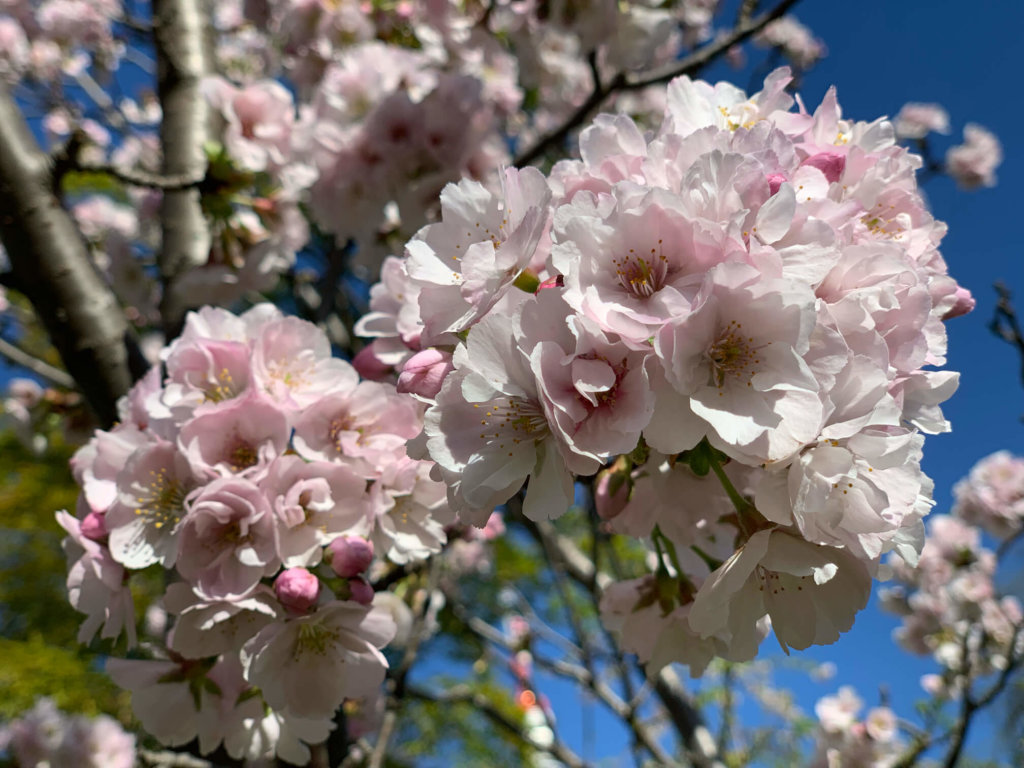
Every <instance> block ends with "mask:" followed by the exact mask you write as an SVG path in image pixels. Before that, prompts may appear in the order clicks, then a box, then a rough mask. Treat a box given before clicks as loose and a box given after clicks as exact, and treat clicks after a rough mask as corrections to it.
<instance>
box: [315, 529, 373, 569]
mask: <svg viewBox="0 0 1024 768" xmlns="http://www.w3.org/2000/svg"><path fill="white" fill-rule="evenodd" d="M326 557H327V561H328V562H329V563H330V564H331V568H333V569H334V572H335V573H336V574H338V575H339V576H341V578H343V579H351V578H352V577H353V576H358V575H359V574H360V573H362V572H363V571H365V570H366V569H367V568H369V567H370V563H372V562H373V542H372V541H367V540H366V539H363V538H360V537H359V536H342V537H340V538H337V539H335V540H334V541H332V542H331V543H330V544H328V545H327V551H326Z"/></svg>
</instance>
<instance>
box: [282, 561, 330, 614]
mask: <svg viewBox="0 0 1024 768" xmlns="http://www.w3.org/2000/svg"><path fill="white" fill-rule="evenodd" d="M274 594H276V595H277V599H278V600H280V601H281V605H283V606H284V607H285V608H287V609H288V610H289V611H291V612H292V613H307V612H308V611H309V609H310V608H312V607H313V606H314V605H315V604H316V598H317V595H319V594H320V580H319V579H317V577H316V576H314V575H313V574H312V573H310V572H309V571H307V570H306V569H305V568H289V569H288V570H286V571H282V572H281V574H280V575H279V576H278V577H277V579H275V580H274Z"/></svg>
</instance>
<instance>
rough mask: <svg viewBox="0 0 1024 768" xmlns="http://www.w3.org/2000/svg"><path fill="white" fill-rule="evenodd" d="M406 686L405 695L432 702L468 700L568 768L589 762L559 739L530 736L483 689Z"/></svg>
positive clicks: (516, 736) (475, 707)
mask: <svg viewBox="0 0 1024 768" xmlns="http://www.w3.org/2000/svg"><path fill="white" fill-rule="evenodd" d="M406 690H407V693H408V695H409V696H411V697H412V698H415V699H420V700H422V701H429V702H433V703H435V704H469V705H470V706H472V707H473V709H475V710H476V711H477V712H479V713H480V714H482V715H484V716H485V717H487V718H488V719H489V720H491V721H492V722H493V723H495V724H496V725H499V726H501V727H502V728H503V729H504V730H506V731H507V732H508V733H510V734H512V736H514V737H515V738H517V739H519V740H520V741H522V742H523V743H524V744H527V745H528V746H530V747H532V748H533V749H536V750H538V751H540V752H547V753H548V754H549V755H551V756H552V757H554V758H555V759H556V760H559V761H561V762H562V763H565V765H567V766H569V768H588V766H589V763H586V762H585V761H584V760H583V759H582V758H581V757H580V756H579V755H577V754H576V753H575V752H573V751H572V750H571V749H569V748H568V747H567V746H565V744H563V743H562V742H561V741H559V740H558V739H555V740H554V741H553V742H552V743H551V744H544V743H542V742H540V741H537V740H535V739H533V738H532V737H530V735H529V734H527V733H525V732H524V731H523V729H522V728H521V727H520V726H519V724H518V723H516V722H515V721H514V720H512V719H511V718H510V717H508V716H507V715H506V714H505V713H504V712H502V711H501V710H499V709H498V708H497V707H495V706H494V704H493V703H492V702H491V700H490V699H488V698H487V697H486V696H484V695H483V694H482V693H476V692H474V691H473V690H471V689H470V688H469V687H468V686H456V687H454V688H450V689H448V690H447V691H445V692H444V693H433V692H430V691H427V690H425V689H423V688H416V687H409V688H407V689H406Z"/></svg>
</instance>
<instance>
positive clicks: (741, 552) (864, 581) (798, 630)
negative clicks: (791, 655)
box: [689, 529, 871, 652]
mask: <svg viewBox="0 0 1024 768" xmlns="http://www.w3.org/2000/svg"><path fill="white" fill-rule="evenodd" d="M870 591H871V575H870V573H869V572H868V569H867V567H866V566H865V565H864V563H862V562H861V561H860V560H858V559H857V558H856V557H854V556H853V555H851V554H849V553H848V552H845V551H844V550H842V549H836V548H834V547H823V546H819V545H815V544H811V543H809V542H807V541H805V540H803V539H802V538H800V537H799V536H795V535H793V534H791V533H788V532H786V531H783V530H781V529H772V530H762V531H758V532H757V533H755V534H754V535H753V536H751V537H750V539H749V540H748V541H747V542H746V543H745V544H744V545H743V546H742V547H740V548H739V549H738V550H737V551H736V553H735V554H734V555H733V556H732V557H730V558H729V560H727V561H726V562H725V563H724V564H723V565H722V566H721V567H720V568H718V569H717V570H716V571H715V572H714V573H712V574H711V576H709V577H708V579H707V581H705V582H704V584H703V585H702V586H701V588H700V590H699V591H698V592H697V595H696V597H695V598H694V603H693V607H692V608H691V610H690V615H689V622H690V626H691V627H692V628H693V629H694V630H695V631H697V632H699V633H700V635H701V636H702V637H710V636H712V635H716V634H719V633H721V632H722V631H723V630H726V631H729V632H732V634H733V635H734V636H735V635H736V633H737V632H738V631H742V630H743V628H744V627H748V626H750V625H752V624H753V623H754V622H756V621H757V620H758V619H760V618H761V617H762V616H763V615H765V614H766V613H767V614H768V616H769V617H770V618H771V621H772V630H773V631H774V632H775V637H776V639H778V641H779V644H780V645H781V646H782V648H783V650H785V651H787V652H788V650H789V649H790V648H796V649H797V650H803V649H804V648H808V647H809V646H811V645H828V644H830V643H834V642H835V641H836V640H838V639H839V635H840V634H841V633H842V632H846V631H848V630H849V629H850V627H852V626H853V621H854V617H855V615H856V613H857V612H858V611H860V610H861V609H863V608H864V606H865V605H867V601H868V595H869V593H870Z"/></svg>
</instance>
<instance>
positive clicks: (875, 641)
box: [552, 0, 1024, 763]
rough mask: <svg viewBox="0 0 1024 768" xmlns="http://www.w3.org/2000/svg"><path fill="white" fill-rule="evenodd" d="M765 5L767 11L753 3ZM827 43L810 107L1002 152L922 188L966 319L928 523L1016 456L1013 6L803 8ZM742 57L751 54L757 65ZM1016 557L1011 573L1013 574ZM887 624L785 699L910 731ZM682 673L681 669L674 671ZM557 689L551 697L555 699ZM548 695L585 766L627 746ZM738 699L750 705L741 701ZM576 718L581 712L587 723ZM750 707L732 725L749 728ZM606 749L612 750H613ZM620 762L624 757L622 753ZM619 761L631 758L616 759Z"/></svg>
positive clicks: (985, 730) (798, 10)
mask: <svg viewBox="0 0 1024 768" xmlns="http://www.w3.org/2000/svg"><path fill="white" fill-rule="evenodd" d="M762 5H767V3H762ZM793 15H795V16H796V17H797V18H798V19H800V21H802V22H803V23H805V24H806V25H808V26H809V27H810V28H811V29H812V30H814V32H815V33H816V34H817V36H818V37H820V38H822V39H824V41H825V42H826V45H827V46H828V50H829V54H828V56H827V57H826V58H825V59H824V60H823V61H822V62H820V63H819V64H818V65H817V66H816V67H815V68H814V69H813V70H811V71H810V72H809V73H807V74H805V75H804V77H803V82H802V85H801V88H800V92H801V94H802V96H803V98H804V101H805V103H806V104H807V105H808V107H809V108H811V109H813V108H814V106H816V105H817V104H818V103H819V101H820V100H821V98H822V96H823V95H824V94H825V91H826V90H827V88H828V87H829V86H830V85H835V86H836V87H837V89H838V96H839V103H840V104H841V105H842V107H843V111H844V116H846V117H848V118H851V119H857V120H873V119H874V118H876V117H879V116H881V115H888V116H894V115H895V114H896V113H897V112H898V111H899V109H900V107H901V106H902V105H903V104H905V103H906V102H908V101H924V102H938V103H940V104H942V105H943V106H944V107H945V108H946V109H947V110H948V112H949V114H950V120H951V124H952V128H953V131H952V133H951V134H950V135H949V136H937V137H933V139H934V140H933V141H932V148H933V154H934V155H935V156H936V157H938V158H942V157H943V156H944V154H945V151H946V149H947V148H948V147H950V146H952V145H954V144H957V143H959V142H961V141H962V131H963V126H964V124H965V123H968V122H975V123H979V124H981V125H983V126H985V127H987V128H988V129H989V130H991V131H993V132H994V133H995V134H996V135H997V136H999V138H1000V140H1001V141H1002V143H1003V149H1004V161H1003V164H1002V166H1001V167H1000V168H999V170H998V177H999V183H998V185H997V186H996V187H995V188H992V189H982V190H978V191H974V192H965V191H962V190H958V189H957V188H956V186H955V184H954V183H953V182H952V181H951V180H950V179H948V178H945V177H934V178H932V179H931V180H929V181H928V182H927V183H926V185H925V187H924V192H925V195H926V197H927V199H928V200H929V202H930V205H931V209H932V212H933V214H934V216H935V217H936V218H937V219H939V220H942V221H945V222H946V223H947V224H948V225H949V232H948V234H947V236H946V238H945V239H944V241H943V245H942V253H943V255H944V256H945V258H946V261H947V262H948V264H949V268H950V273H951V274H952V275H953V276H954V277H955V278H956V279H957V280H958V281H959V282H960V284H961V285H963V286H966V287H967V288H969V289H970V290H971V292H972V293H973V294H974V296H975V298H976V299H977V302H978V305H977V308H976V310H975V311H974V312H973V313H972V314H970V315H968V316H966V317H962V318H958V319H955V320H953V321H951V322H950V323H949V324H948V326H947V328H948V332H949V355H948V363H947V368H949V369H950V370H957V371H960V372H961V374H962V377H961V384H960V388H959V391H958V392H957V393H956V395H954V397H953V398H952V400H950V401H949V402H947V403H946V405H945V406H944V412H945V414H946V417H947V418H948V419H950V420H951V421H952V423H953V431H952V433H950V434H947V435H940V436H936V437H929V438H928V440H927V441H926V444H925V449H924V455H925V458H924V469H925V471H926V472H927V473H928V474H929V475H930V476H931V477H932V478H933V479H934V480H935V499H936V502H937V504H936V507H935V510H936V512H943V511H948V509H949V507H950V504H951V500H952V487H953V485H954V483H955V482H956V481H957V480H958V479H959V478H961V477H963V476H964V475H966V474H967V473H968V472H969V471H970V469H971V467H972V466H973V465H974V463H975V462H976V461H978V460H979V459H981V458H983V457H984V456H987V455H988V454H990V453H992V452H994V451H996V450H1000V449H1008V450H1010V451H1013V452H1015V453H1019V454H1024V421H1022V417H1024V387H1022V384H1021V378H1020V366H1021V363H1020V360H1019V358H1018V357H1017V353H1016V351H1015V350H1014V349H1013V348H1011V347H1010V346H1009V345H1007V344H1006V343H1005V342H1002V341H1000V340H999V339H997V338H995V337H994V336H993V335H992V333H991V332H990V331H989V330H988V328H987V325H988V323H989V322H990V321H991V319H992V315H993V309H994V305H995V292H994V291H993V289H992V284H993V283H994V282H995V281H996V280H1001V281H1003V282H1004V283H1005V284H1006V285H1007V286H1008V287H1010V288H1011V290H1016V292H1017V295H1018V296H1019V303H1018V307H1019V309H1020V310H1021V314H1022V317H1024V258H1022V257H1024V254H1022V253H1021V247H1020V234H1019V231H1018V229H1017V226H1018V225H1019V224H1020V223H1021V222H1022V221H1024V196H1022V195H1021V193H1020V192H1019V191H1018V189H1017V188H1015V185H1014V179H1016V178H1020V177H1021V175H1022V173H1024V157H1022V155H1021V152H1020V151H1019V150H1018V148H1017V147H1016V145H1015V142H1014V138H1015V137H1016V135H1017V133H1018V131H1019V130H1020V126H1021V125H1022V124H1024V100H1021V98H1020V97H1019V96H1018V95H1017V94H1016V91H1015V89H1014V87H1013V86H1014V85H1017V84H1016V83H1014V82H1013V78H1014V76H1015V75H1016V74H1017V73H1019V72H1021V71H1022V68H1021V66H1020V63H1019V62H1020V54H1021V45H1022V44H1021V39H1020V34H1021V29H1024V7H1022V6H1020V5H1018V4H1015V3H1007V2H999V1H998V0H975V2H972V3H969V4H965V3H963V2H960V1H956V2H954V0H860V2H857V3H842V4H838V3H835V2H831V0H803V2H801V3H798V4H797V6H796V7H795V9H794V12H793ZM758 53H759V52H758V50H757V49H754V51H752V52H751V57H752V58H753V57H756V56H757V55H758ZM704 77H705V79H708V80H717V79H727V80H731V81H733V82H735V83H736V84H737V85H739V86H741V87H747V85H748V84H747V83H746V82H745V79H744V78H745V75H743V76H740V77H738V76H737V75H736V73H735V72H734V71H733V70H731V69H730V68H729V67H728V66H727V65H725V64H719V65H716V66H715V67H713V68H711V69H709V70H708V71H707V72H706V73H705V74H704ZM1020 552H1021V549H1020V548H1018V549H1017V559H1016V563H1012V562H1011V563H1008V565H1009V566H1010V567H1011V569H1012V570H1016V571H1020V570H1021V569H1020V565H1021V562H1020ZM896 626H898V622H897V621H896V619H895V618H894V617H891V616H889V615H887V614H884V613H882V612H881V611H880V610H879V609H878V607H877V601H876V598H875V597H874V596H873V597H872V601H871V603H870V604H869V606H868V608H867V609H866V610H865V611H864V612H863V613H862V614H861V615H860V616H859V617H858V619H857V622H856V624H855V626H854V627H853V629H852V630H851V631H850V632H849V633H847V634H846V635H844V636H843V637H842V638H841V639H840V641H839V642H837V643H836V644H834V645H831V646H822V647H816V648H811V649H809V650H808V651H805V652H803V653H799V652H795V653H794V656H799V657H802V658H805V659H813V660H816V661H819V662H824V661H831V662H833V663H835V664H836V667H837V674H836V676H835V677H834V678H833V679H832V680H830V681H828V682H819V683H815V682H811V681H810V680H809V679H808V677H807V676H806V675H805V674H803V673H795V672H785V671H780V672H779V675H778V679H779V681H780V682H781V683H782V684H785V685H786V686H787V687H789V688H790V689H791V690H792V691H793V692H794V694H795V695H796V701H797V703H798V705H799V706H800V707H801V708H802V709H803V710H804V711H805V712H807V713H813V707H814V704H815V702H816V701H817V700H818V699H819V698H820V697H821V696H824V695H826V694H830V693H833V692H834V691H835V690H837V689H838V687H839V686H840V685H852V686H854V687H855V688H856V689H857V691H858V693H859V694H860V696H861V698H862V699H863V700H864V701H865V710H866V709H867V708H870V707H872V706H876V705H877V704H878V703H879V688H880V686H884V687H885V689H886V690H887V693H888V694H889V696H890V700H891V702H892V706H893V707H894V708H895V709H896V710H897V713H898V714H900V715H903V716H907V717H908V718H909V719H911V720H913V719H914V716H913V713H914V709H913V703H914V701H916V700H918V699H920V698H922V692H921V689H920V687H919V683H918V681H919V679H920V677H921V675H923V674H924V673H926V672H931V671H935V666H934V665H933V664H932V662H931V660H930V659H928V658H920V657H914V656H911V655H909V654H907V653H905V652H903V651H901V650H900V649H899V648H898V647H897V646H896V645H895V644H894V643H893V642H891V640H890V636H891V633H892V630H893V629H894V628H895V627H896ZM761 655H762V657H765V656H767V657H769V658H773V657H774V658H777V659H778V660H779V661H780V662H781V661H782V660H783V659H784V658H785V657H784V656H782V653H781V651H780V650H779V649H778V646H777V644H776V643H775V640H774V639H773V638H771V637H769V638H768V639H767V640H766V641H765V643H764V644H763V645H762V651H761ZM682 672H683V675H684V676H685V674H686V673H685V670H683V671H682ZM555 691H557V693H555ZM555 691H553V692H552V695H553V698H554V699H555V708H556V712H558V713H559V715H560V726H561V728H560V733H561V735H562V737H563V738H565V739H566V740H567V741H568V742H569V743H570V744H571V745H573V746H574V747H576V748H579V747H580V746H581V745H582V740H583V734H584V732H586V730H587V729H588V728H589V727H592V726H585V724H584V723H585V721H587V720H590V719H592V718H596V722H597V734H598V735H597V744H596V745H595V747H596V748H595V750H594V753H593V755H592V756H600V755H602V754H606V752H604V751H603V749H602V747H607V748H608V749H616V748H622V745H623V744H624V743H626V742H624V741H623V739H624V735H623V733H622V732H621V730H620V729H619V728H618V727H616V726H617V724H614V725H613V724H611V723H608V722H607V718H606V717H604V716H602V714H601V705H600V704H596V705H595V704H590V705H587V706H586V707H580V706H576V705H577V704H581V703H585V702H586V699H585V698H580V696H579V694H576V693H574V692H572V691H568V690H564V689H560V688H556V689H555ZM748 698H749V697H748ZM584 712H587V714H584ZM757 716H758V714H757V710H756V708H754V707H753V706H750V704H749V702H748V704H747V705H746V706H743V707H742V708H741V709H740V711H739V717H740V718H741V719H742V718H744V717H757ZM999 718H1001V713H999V711H998V710H995V711H990V712H987V713H983V714H982V715H980V716H979V717H978V718H977V719H976V721H975V722H974V723H973V725H972V730H971V731H970V733H969V737H968V752H969V753H970V754H971V755H972V756H974V757H977V758H999V757H1000V756H1001V755H1002V754H1005V747H1004V746H1003V745H1002V744H1001V743H1000V742H999V741H998V740H997V739H995V738H994V736H995V734H996V731H997V729H998V726H999ZM613 745H615V746H613ZM623 754H625V753H623ZM627 763H628V759H627Z"/></svg>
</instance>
